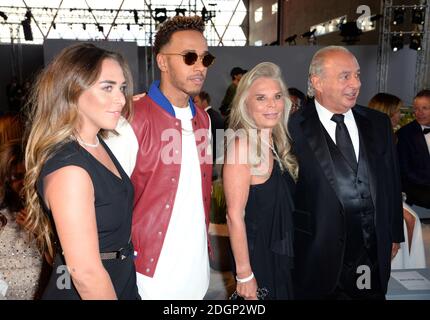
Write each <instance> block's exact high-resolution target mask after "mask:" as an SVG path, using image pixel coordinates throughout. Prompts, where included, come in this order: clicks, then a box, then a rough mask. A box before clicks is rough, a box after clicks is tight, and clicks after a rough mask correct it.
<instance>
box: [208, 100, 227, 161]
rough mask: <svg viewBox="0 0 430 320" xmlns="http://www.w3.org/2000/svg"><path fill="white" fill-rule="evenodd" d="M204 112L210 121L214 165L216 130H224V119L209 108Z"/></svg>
mask: <svg viewBox="0 0 430 320" xmlns="http://www.w3.org/2000/svg"><path fill="white" fill-rule="evenodd" d="M206 112H207V113H208V115H209V118H210V119H211V133H212V155H213V161H214V163H215V159H216V156H217V154H216V145H217V140H216V130H224V119H223V118H222V116H221V114H220V113H219V112H218V111H216V110H215V109H214V108H210V109H208V110H206Z"/></svg>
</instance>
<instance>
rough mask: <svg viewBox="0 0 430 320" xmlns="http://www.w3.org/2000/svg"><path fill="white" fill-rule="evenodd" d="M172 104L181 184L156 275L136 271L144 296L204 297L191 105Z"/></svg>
mask: <svg viewBox="0 0 430 320" xmlns="http://www.w3.org/2000/svg"><path fill="white" fill-rule="evenodd" d="M173 108H174V110H175V114H176V118H177V119H179V120H181V124H182V162H181V171H180V176H179V184H178V190H177V193H176V198H175V203H174V206H173V210H172V216H171V218H170V223H169V226H168V229H167V233H166V237H165V239H164V243H163V247H162V249H161V254H160V257H159V259H158V263H157V267H156V270H155V273H154V277H153V278H150V277H147V276H145V275H142V274H140V273H137V286H138V288H139V294H140V296H141V297H142V299H143V300H145V299H157V300H166V299H167V300H179V299H184V300H189V299H193V300H197V299H203V297H204V296H205V294H206V291H207V289H208V287H209V279H210V269H209V257H208V249H207V235H206V224H205V212H204V206H203V200H202V180H201V172H200V162H199V157H198V154H197V147H196V142H195V137H194V133H193V127H192V123H191V119H192V113H191V108H190V107H189V106H188V107H187V108H177V107H173Z"/></svg>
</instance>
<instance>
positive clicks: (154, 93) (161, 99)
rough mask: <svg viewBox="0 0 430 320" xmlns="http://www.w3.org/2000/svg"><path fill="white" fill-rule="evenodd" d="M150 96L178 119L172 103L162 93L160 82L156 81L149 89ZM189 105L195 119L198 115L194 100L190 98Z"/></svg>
mask: <svg viewBox="0 0 430 320" xmlns="http://www.w3.org/2000/svg"><path fill="white" fill-rule="evenodd" d="M148 96H149V97H150V98H151V99H152V100H153V101H154V102H155V103H156V104H158V105H159V106H160V107H161V108H163V109H164V110H165V111H167V112H168V113H170V114H171V115H172V116H173V117H176V115H175V110H174V109H173V107H172V104H171V103H170V101H169V100H168V99H167V98H166V96H165V95H164V94H163V93H162V92H161V91H160V81H159V80H156V81H154V82H153V83H152V84H151V87H150V88H149V92H148ZM189 104H190V107H191V113H192V114H193V117H194V116H195V115H196V107H195V106H194V103H193V99H191V97H190V98H189Z"/></svg>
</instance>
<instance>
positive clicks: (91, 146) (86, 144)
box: [75, 136, 100, 148]
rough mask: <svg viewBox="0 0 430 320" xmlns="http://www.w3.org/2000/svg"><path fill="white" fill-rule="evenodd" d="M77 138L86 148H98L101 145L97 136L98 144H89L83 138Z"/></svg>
mask: <svg viewBox="0 0 430 320" xmlns="http://www.w3.org/2000/svg"><path fill="white" fill-rule="evenodd" d="M75 138H76V140H77V141H78V142H79V143H80V144H82V145H84V146H86V147H90V148H97V147H98V146H99V144H100V140H99V137H98V136H96V140H97V142H96V143H94V144H93V143H88V142H85V141H83V140H82V139H81V138H79V137H75Z"/></svg>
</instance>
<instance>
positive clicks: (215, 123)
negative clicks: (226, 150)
mask: <svg viewBox="0 0 430 320" xmlns="http://www.w3.org/2000/svg"><path fill="white" fill-rule="evenodd" d="M194 104H195V105H196V107H198V108H200V109H202V110H204V111H206V112H207V114H208V115H209V118H210V119H211V134H212V157H213V163H214V164H215V162H216V161H215V160H216V156H217V155H218V156H219V154H220V153H219V152H216V151H217V141H216V131H217V130H224V119H223V118H222V116H221V114H220V113H219V112H218V111H216V110H215V109H214V108H212V106H211V105H210V104H211V97H210V95H209V93H207V92H206V91H200V93H199V94H198V95H196V96H195V97H194ZM220 148H223V146H220ZM218 149H219V148H218Z"/></svg>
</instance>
